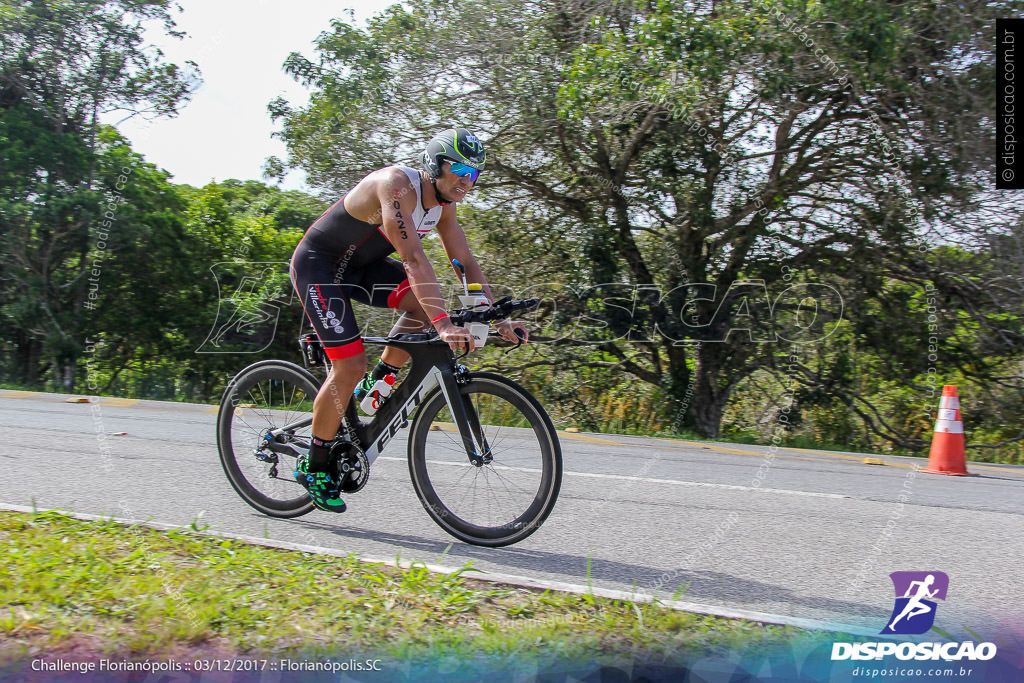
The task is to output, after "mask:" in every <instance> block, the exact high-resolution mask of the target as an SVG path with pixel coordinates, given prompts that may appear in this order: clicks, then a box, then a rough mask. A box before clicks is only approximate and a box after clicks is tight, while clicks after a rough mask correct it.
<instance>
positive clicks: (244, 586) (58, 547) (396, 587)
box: [0, 512, 805, 664]
mask: <svg viewBox="0 0 1024 683" xmlns="http://www.w3.org/2000/svg"><path fill="white" fill-rule="evenodd" d="M199 531H200V530H197V529H196V528H195V527H193V528H187V527H186V528H183V529H178V530H174V531H169V532H162V531H156V530H153V529H149V528H146V527H141V526H125V525H123V524H120V523H116V522H113V521H104V522H87V521H81V520H77V519H74V518H72V517H69V516H67V515H64V514H60V513H56V512H43V513H36V514H25V513H14V512H2V513H0V542H2V543H3V545H4V552H3V553H0V576H3V577H4V580H3V581H2V582H0V664H5V663H9V662H13V661H15V660H17V659H22V658H25V657H29V656H34V655H38V654H40V653H46V654H49V655H52V654H53V653H66V654H70V655H81V656H90V655H93V656H101V655H111V654H120V655H123V656H125V655H127V656H140V657H141V656H153V655H157V654H162V655H179V656H190V655H194V654H195V653H197V652H216V653H227V654H231V655H234V656H237V655H249V656H256V655H257V654H258V653H259V654H268V653H269V654H277V655H280V654H288V653H292V654H296V653H301V654H303V655H305V656H314V655H325V656H330V655H338V654H339V653H345V655H346V656H348V655H349V654H351V653H357V652H358V653H364V654H366V653H374V654H375V655H377V656H381V657H385V658H387V659H388V660H396V659H398V660H403V661H411V660H415V659H417V658H428V659H432V660H434V661H436V660H437V659H438V658H446V657H450V658H456V659H460V660H463V661H467V660H479V659H480V658H481V657H485V658H487V659H488V660H489V661H490V662H491V664H493V662H495V661H497V662H499V663H500V662H502V661H504V662H516V663H520V664H521V663H522V661H523V660H524V659H527V660H536V659H537V658H538V657H546V658H551V657H557V658H560V659H562V660H581V659H589V658H593V657H595V656H597V655H608V654H612V655H616V656H626V657H631V658H643V659H645V660H646V661H651V660H654V661H674V660H681V659H685V658H687V657H690V656H707V655H708V653H715V652H723V653H724V652H726V651H729V650H733V651H734V650H736V649H742V650H744V651H750V650H751V648H754V649H758V648H761V647H765V648H768V647H772V646H773V645H777V644H780V643H783V642H786V641H791V640H792V639H794V638H796V637H800V636H801V635H803V634H804V633H805V632H801V631H799V630H798V629H795V628H790V627H781V626H769V625H765V624H761V623H757V622H749V621H742V620H733V619H724V618H719V617H712V616H705V615H699V614H691V613H686V612H680V611H676V610H671V609H667V608H665V607H663V606H661V605H658V604H635V603H632V602H624V601H618V600H610V599H605V598H600V597H595V596H592V595H574V594H566V593H556V592H552V591H539V590H529V589H524V588H518V587H513V586H502V585H496V584H492V583H489V582H482V581H474V580H473V579H472V578H470V575H471V573H472V571H473V570H472V568H471V567H469V566H467V567H464V568H463V569H460V570H459V571H456V572H454V573H452V574H450V575H443V574H437V573H433V572H430V571H428V570H427V569H426V567H424V566H422V565H414V566H413V567H411V568H409V569H404V570H402V569H395V568H392V567H389V566H386V565H380V564H374V563H367V562H362V561H360V560H358V559H356V558H355V557H352V556H350V557H348V558H345V559H338V558H332V557H323V556H318V555H312V554H307V553H301V552H295V551H287V550H279V549H274V548H266V547H263V546H257V545H250V544H246V543H242V542H240V541H233V540H224V539H220V538H216V537H211V536H209V535H205V534H202V533H199Z"/></svg>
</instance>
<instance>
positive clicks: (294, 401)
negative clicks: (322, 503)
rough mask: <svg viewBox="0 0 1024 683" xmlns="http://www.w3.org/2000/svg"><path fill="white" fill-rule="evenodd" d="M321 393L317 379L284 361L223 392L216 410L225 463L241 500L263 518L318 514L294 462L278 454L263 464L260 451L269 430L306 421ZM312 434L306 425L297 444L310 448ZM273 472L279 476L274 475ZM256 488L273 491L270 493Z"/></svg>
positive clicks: (265, 365) (241, 376)
mask: <svg viewBox="0 0 1024 683" xmlns="http://www.w3.org/2000/svg"><path fill="white" fill-rule="evenodd" d="M289 385H290V386H291V387H292V389H291V390H290V389H289V388H288V387H289ZM318 391H319V384H318V383H317V381H316V379H315V378H314V377H313V375H311V374H310V373H309V372H308V371H306V370H304V369H303V368H300V367H299V366H297V365H294V364H292V363H288V362H285V361H261V362H259V363H255V364H253V365H251V366H249V367H247V368H246V369H244V370H242V371H241V372H240V373H238V374H237V375H236V376H235V377H234V378H233V379H232V380H231V381H230V382H229V383H228V386H227V387H226V388H225V389H224V394H223V395H222V396H221V400H220V408H219V410H218V412H217V450H218V452H219V453H220V462H221V465H222V466H223V468H224V473H225V474H226V475H227V478H228V481H229V482H230V483H231V486H232V487H233V488H234V489H235V491H236V492H237V493H238V495H239V496H241V497H242V500H244V501H245V502H246V503H248V504H249V505H251V506H252V507H254V508H256V509H257V510H259V511H260V512H262V513H264V514H267V515H271V516H273V517H285V518H287V517H298V516H300V515H304V514H306V513H308V512H310V511H312V510H313V502H312V500H310V497H309V494H308V493H307V492H306V490H305V489H304V488H302V486H301V485H300V484H299V483H298V482H296V481H295V479H294V477H293V475H292V471H293V470H294V467H295V461H294V459H292V458H290V457H289V456H288V455H284V454H274V455H276V456H277V462H263V461H261V460H260V459H259V458H258V457H257V456H256V452H257V451H259V450H260V449H259V446H260V444H261V443H262V435H263V434H264V433H265V431H266V430H269V429H272V428H276V427H280V426H282V425H284V424H288V423H289V422H294V421H295V420H298V419H301V417H302V415H303V414H304V413H306V412H308V411H307V410H306V408H310V409H311V406H312V402H313V399H314V398H315V397H316V394H317V392H318ZM309 430H310V428H309V427H306V428H304V430H303V431H301V432H298V433H297V434H296V435H297V436H298V437H299V442H298V443H297V445H299V444H302V442H303V441H305V445H307V446H308V438H309ZM264 454H265V455H268V454H267V453H264ZM272 467H273V468H274V469H272ZM272 472H276V474H274V475H273V476H271V473H272ZM257 484H261V485H263V486H264V487H266V488H269V489H271V491H270V492H269V493H268V492H265V491H264V490H262V489H261V488H260V487H259V486H257Z"/></svg>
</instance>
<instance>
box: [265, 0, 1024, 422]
mask: <svg viewBox="0 0 1024 683" xmlns="http://www.w3.org/2000/svg"><path fill="white" fill-rule="evenodd" d="M1013 6H1016V3H1006V2H999V3H987V4H986V5H985V6H984V7H980V8H975V9H974V10H972V11H970V12H967V11H966V10H964V9H963V7H962V5H961V3H953V2H937V3H931V4H927V5H919V4H914V3H903V4H901V3H893V2H886V1H883V0H868V1H866V2H861V3H846V2H842V1H840V0H826V1H824V2H818V3H805V2H798V1H783V2H774V1H771V0H757V1H756V2H726V3H722V2H685V1H682V0H669V1H668V2H661V3H648V2H643V1H637V2H604V3H602V2H587V1H586V0H583V1H580V0H572V1H570V0H562V1H558V2H544V3H538V2H533V3H529V2H528V3H525V4H523V3H510V2H504V1H502V0H477V1H475V2H473V1H471V2H461V3H459V4H458V6H456V5H454V4H453V3H452V2H451V1H450V0H433V1H431V2H427V3H423V4H419V5H417V6H416V7H414V8H410V9H406V8H403V7H392V8H390V9H389V10H387V11H386V12H384V13H382V14H381V15H379V16H378V17H377V18H376V19H374V20H373V21H371V22H370V24H369V25H368V27H367V28H366V29H364V30H360V29H356V28H354V27H352V26H350V25H348V24H345V23H344V22H340V21H336V22H334V23H333V24H332V30H331V32H328V33H325V34H323V35H322V36H321V38H320V40H319V42H318V45H317V47H318V52H319V56H318V60H317V61H312V60H310V59H307V58H305V57H303V56H301V55H297V54H293V55H292V56H291V57H290V58H289V60H288V62H287V63H286V68H287V69H288V70H289V71H290V72H291V73H292V74H294V75H295V76H296V78H297V79H299V80H300V81H301V82H303V83H305V84H306V85H308V86H310V87H312V88H314V90H315V92H314V95H313V98H312V100H311V104H310V105H309V106H307V107H304V108H300V109H294V108H291V107H289V106H288V105H287V103H285V102H281V101H277V102H274V103H272V105H271V111H272V113H273V114H274V115H275V116H276V117H278V118H280V119H281V120H282V121H283V123H284V127H283V132H282V134H281V135H282V137H283V138H284V140H285V141H286V143H287V144H288V149H289V155H290V158H289V161H290V163H291V164H292V165H295V166H300V167H302V168H304V169H305V170H306V171H307V173H308V174H309V179H310V181H311V182H312V183H314V184H315V185H318V186H319V187H321V188H323V189H324V190H325V191H330V192H333V193H340V192H341V191H343V190H344V189H347V187H349V186H351V184H352V183H353V182H354V181H355V180H356V179H358V178H359V177H361V175H362V174H364V173H366V172H367V171H369V170H372V169H373V168H375V167H377V166H379V165H381V164H382V163H385V162H386V161H391V160H395V159H412V158H414V152H415V150H416V149H417V148H418V147H419V146H422V143H423V141H424V140H425V139H427V138H428V137H429V136H430V135H431V134H433V133H434V132H436V131H437V130H438V129H440V128H443V127H446V126H450V125H453V124H455V123H458V124H460V125H466V126H467V127H470V128H473V129H477V130H478V131H479V132H481V133H483V134H484V137H485V139H486V143H487V145H488V149H489V154H490V158H489V160H488V171H487V175H486V177H485V180H484V182H483V183H482V186H483V187H482V189H481V192H480V204H481V205H482V208H481V210H480V214H481V217H482V216H483V214H484V213H485V211H484V209H485V208H491V209H494V210H495V211H497V212H499V213H501V214H504V215H505V216H506V217H507V216H509V215H515V214H517V213H518V214H519V215H523V216H529V217H530V218H531V219H532V220H531V222H529V223H520V222H515V221H512V220H510V219H508V218H506V219H504V220H505V224H506V225H509V224H513V225H514V228H513V230H514V238H513V239H515V243H516V250H515V254H516V255H517V256H519V257H520V258H515V257H513V258H508V259H507V261H506V262H505V263H506V265H507V266H508V268H509V270H514V269H518V270H520V271H521V270H523V268H524V264H523V262H524V261H527V262H528V263H529V266H528V268H527V269H528V270H530V271H533V269H537V270H540V271H542V272H548V273H551V272H560V273H561V276H559V279H558V282H559V283H561V284H564V285H567V286H570V287H571V289H573V290H575V295H573V296H569V295H566V296H563V297H561V300H560V301H559V302H558V303H559V307H560V310H562V311H563V312H568V313H569V315H568V319H570V320H572V319H575V320H577V321H579V320H580V319H581V318H580V316H581V315H587V316H589V317H590V318H593V319H596V320H599V321H604V322H606V323H607V324H606V326H605V327H603V328H602V329H600V330H594V329H593V328H591V329H590V331H589V332H588V338H586V339H578V338H577V339H573V338H565V336H564V335H561V334H559V335H555V336H558V337H559V341H558V345H557V352H556V353H552V354H551V356H550V357H549V359H548V360H549V362H552V363H559V364H562V365H563V366H564V365H567V364H570V365H571V364H587V365H589V366H592V367H600V368H605V369H619V370H624V371H625V372H628V373H629V374H631V375H632V376H634V377H636V378H638V379H640V380H642V381H644V382H648V383H650V384H652V385H655V386H660V387H663V388H664V390H665V391H666V393H667V396H668V398H669V401H668V405H669V408H670V410H671V409H676V410H685V412H686V418H687V419H686V422H687V424H689V425H691V426H693V427H695V428H697V429H698V430H700V431H701V432H703V433H705V434H707V435H709V436H717V435H718V432H719V428H720V422H721V417H722V410H723V408H724V406H725V404H726V402H727V401H728V399H729V397H730V395H731V394H732V392H733V390H734V389H735V388H736V386H738V384H739V383H740V382H742V381H743V380H744V379H745V378H747V377H749V376H751V375H752V373H754V372H756V371H758V370H761V369H778V370H782V369H784V371H785V372H786V373H787V375H788V376H789V383H790V384H792V385H794V386H795V387H800V386H803V387H804V388H806V387H807V386H813V385H815V384H820V382H821V379H822V376H821V375H819V374H817V373H816V371H815V370H814V368H813V367H812V366H811V365H810V364H806V363H803V362H801V357H802V355H803V352H802V351H801V347H800V346H799V345H797V344H795V342H801V341H802V342H804V347H803V348H804V349H806V348H808V347H807V345H806V344H807V342H815V341H820V340H822V339H823V338H826V337H827V334H828V333H829V332H830V331H831V330H833V329H834V328H835V325H834V323H835V321H836V319H838V317H839V316H840V315H841V314H842V315H847V316H849V315H851V313H853V314H856V315H859V313H857V312H851V311H850V310H849V308H847V309H845V310H844V309H842V307H841V305H840V304H841V300H840V297H839V296H836V295H834V294H831V295H830V294H829V292H836V291H838V292H839V293H840V294H841V291H842V290H841V288H842V286H844V284H846V283H852V282H859V283H861V284H862V285H863V287H864V288H865V289H866V291H869V292H871V293H872V294H871V296H876V297H877V296H883V295H884V293H885V292H887V291H889V290H886V289H885V288H882V287H874V286H873V284H872V283H873V282H874V283H878V282H881V281H882V280H884V279H885V278H886V277H896V278H898V279H901V280H903V281H904V282H907V283H913V284H914V285H915V286H917V287H922V286H924V285H925V284H926V283H929V282H932V280H933V279H936V278H937V280H936V285H938V282H940V281H941V280H942V278H941V277H939V273H937V272H936V270H935V268H934V267H933V264H932V263H931V262H930V261H929V259H928V258H927V257H926V256H924V255H922V251H921V249H919V247H920V246H921V245H924V246H925V249H924V251H925V252H927V251H929V250H930V249H931V248H932V247H933V246H934V245H935V244H937V243H940V242H942V241H943V240H947V239H949V234H948V232H944V228H946V227H948V226H949V225H950V224H951V221H952V220H953V219H954V218H955V217H956V216H957V215H958V214H959V212H961V211H962V210H963V209H964V208H965V207H966V206H969V205H970V204H971V202H972V201H973V200H975V199H976V198H977V197H978V196H979V193H980V192H982V191H983V190H985V189H986V185H987V180H985V178H984V176H983V174H984V173H986V172H987V169H989V168H991V165H992V150H993V149H994V146H993V145H992V144H989V143H990V142H991V133H984V132H983V133H982V134H981V136H980V137H981V139H982V143H975V142H973V140H976V139H977V138H978V136H977V135H969V134H965V131H972V132H974V131H976V130H978V129H980V124H981V122H983V121H984V120H985V117H987V116H988V115H989V112H990V111H991V108H992V104H993V99H992V97H993V91H992V88H991V84H990V80H991V79H990V77H989V72H988V69H989V67H988V60H989V57H988V55H990V54H991V42H992V39H991V36H990V35H989V33H990V27H991V24H992V19H993V18H994V17H996V16H1000V15H1001V14H1002V15H1006V13H1007V12H1008V11H1010V8H1011V7H1013ZM456 15H457V16H459V22H458V27H457V39H452V40H438V39H437V36H442V35H443V36H448V35H451V32H452V30H453V29H452V27H451V25H450V17H452V16H456ZM950 115H952V116H950ZM947 117H948V118H947ZM950 120H955V121H956V123H954V124H949V123H947V121H950ZM982 130H983V129H982ZM491 215H492V218H490V219H486V218H484V219H482V222H486V221H487V220H490V221H491V222H495V221H501V220H502V218H501V217H500V216H494V212H493V211H492V214H491ZM930 231H939V233H938V235H937V236H936V234H935V233H932V234H929V233H930ZM506 234H507V233H506ZM553 241H557V242H558V243H559V245H558V247H557V248H551V244H552V242H553ZM525 254H528V255H529V257H528V258H526V259H524V258H521V257H522V255H525ZM567 255H568V256H569V262H568V263H567V262H566V256H567ZM552 256H553V257H554V259H557V260H554V259H552ZM760 282H763V283H765V284H766V286H767V287H770V288H771V290H772V291H771V292H770V294H771V296H770V297H765V296H761V295H758V294H757V292H758V290H757V287H758V285H757V283H760ZM828 282H830V283H832V286H831V287H824V286H823V285H824V284H825V283H828ZM790 285H802V286H803V287H804V290H803V294H804V296H802V297H794V298H792V299H790V300H786V299H782V300H780V301H779V302H778V303H772V302H771V299H772V298H774V297H775V296H776V295H778V294H780V293H781V292H782V291H783V290H786V289H787V288H788V287H789V286H790ZM752 287H754V289H752ZM815 287H817V289H815ZM961 291H962V292H964V293H966V291H967V290H965V289H962V290H961ZM811 302H813V307H812V310H811V311H808V308H807V306H808V304H810V303H811ZM890 308H892V307H890ZM809 312H813V313H814V314H815V315H814V316H813V317H814V318H815V319H816V321H817V323H816V324H817V325H818V328H817V329H816V330H811V329H807V328H806V320H807V319H808V313H809ZM880 343H884V340H880ZM1018 350H1019V349H1018ZM805 393H806V392H805Z"/></svg>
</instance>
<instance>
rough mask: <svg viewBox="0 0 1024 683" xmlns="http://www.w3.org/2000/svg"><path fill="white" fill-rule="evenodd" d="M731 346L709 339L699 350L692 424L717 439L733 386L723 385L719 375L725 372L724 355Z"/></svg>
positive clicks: (695, 370) (694, 385)
mask: <svg viewBox="0 0 1024 683" xmlns="http://www.w3.org/2000/svg"><path fill="white" fill-rule="evenodd" d="M728 352H729V348H728V347H727V346H726V345H725V344H724V343H716V342H706V343H704V344H701V346H700V349H698V351H697V354H696V355H697V367H696V368H695V369H694V373H695V375H696V378H695V380H694V382H693V399H692V406H691V408H690V413H691V415H692V416H693V426H694V427H695V428H696V429H697V431H699V432H701V433H702V434H705V435H706V436H707V437H708V438H711V439H717V438H718V434H719V431H720V430H721V425H722V411H723V410H724V409H725V404H726V402H727V401H728V400H729V395H730V393H732V392H731V389H730V387H729V385H728V384H727V385H726V386H725V387H722V386H721V385H720V384H719V379H720V378H721V377H722V375H723V372H724V370H725V369H724V365H725V363H724V360H725V359H724V356H725V355H726V354H727V353H728Z"/></svg>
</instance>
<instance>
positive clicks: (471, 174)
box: [450, 161, 480, 183]
mask: <svg viewBox="0 0 1024 683" xmlns="http://www.w3.org/2000/svg"><path fill="white" fill-rule="evenodd" d="M450 163H451V165H452V168H451V171H452V173H454V174H455V175H457V176H459V177H460V178H469V181H470V182H472V183H475V182H476V179H477V178H479V177H480V171H478V170H477V169H475V168H473V167H472V166H467V165H466V164H460V163H459V162H457V161H452V162H450Z"/></svg>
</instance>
